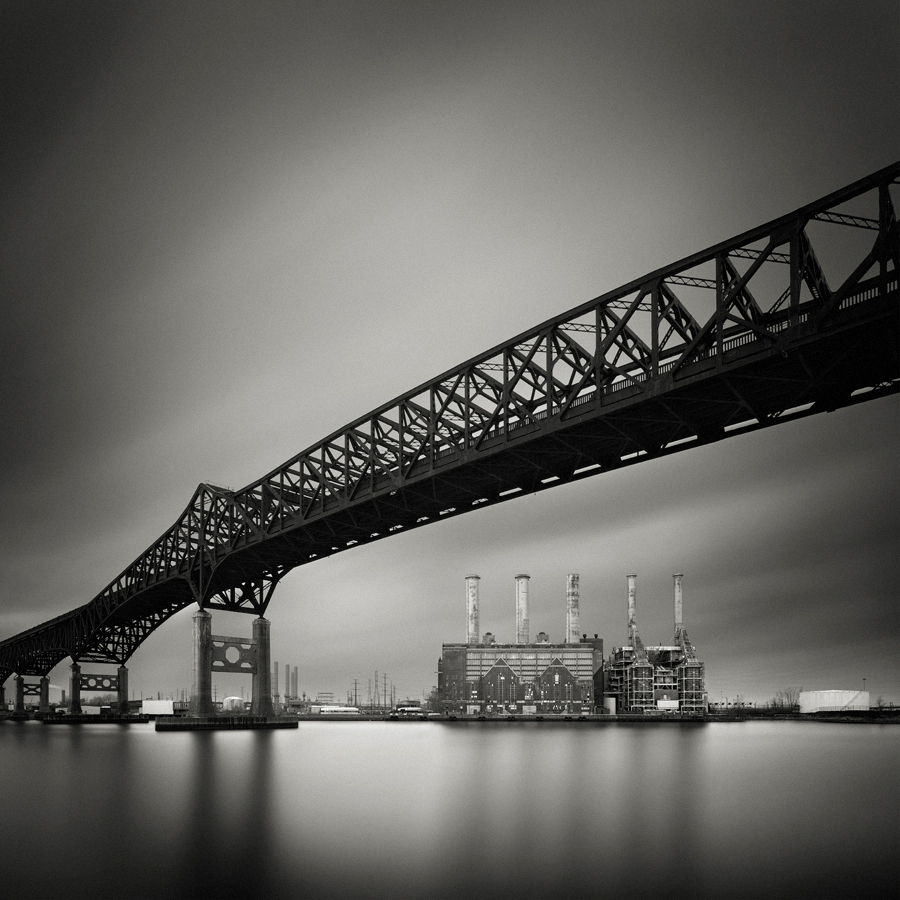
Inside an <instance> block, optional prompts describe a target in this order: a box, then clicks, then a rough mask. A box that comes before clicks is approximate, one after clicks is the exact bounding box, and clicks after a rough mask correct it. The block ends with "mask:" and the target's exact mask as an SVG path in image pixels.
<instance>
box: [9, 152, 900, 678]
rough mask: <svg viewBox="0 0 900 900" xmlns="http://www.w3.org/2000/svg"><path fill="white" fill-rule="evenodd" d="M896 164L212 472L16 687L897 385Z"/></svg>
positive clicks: (29, 661)
mask: <svg viewBox="0 0 900 900" xmlns="http://www.w3.org/2000/svg"><path fill="white" fill-rule="evenodd" d="M898 177H900V164H895V165H893V166H891V167H888V169H885V170H882V171H881V172H878V173H875V174H874V175H872V176H870V177H869V178H867V179H863V180H862V181H860V182H857V183H856V184H854V185H851V186H849V187H847V188H845V189H843V190H842V191H838V192H836V193H835V194H833V195H829V197H827V198H823V199H822V200H821V201H818V202H817V203H814V204H810V205H809V206H808V207H804V208H803V209H802V210H798V211H796V212H795V213H792V214H790V215H788V216H785V217H783V218H782V219H779V220H776V221H775V222H772V223H768V224H767V225H764V226H760V227H759V228H758V229H754V230H753V231H751V232H747V233H746V234H744V235H741V236H739V237H737V238H734V239H732V240H730V241H726V242H724V243H722V244H720V245H717V246H716V247H713V248H710V249H709V250H707V251H704V252H702V253H699V254H696V255H695V256H693V257H690V258H688V259H686V260H682V261H681V262H679V263H675V264H673V265H672V266H669V267H666V268H665V269H662V270H659V271H657V272H655V273H652V274H651V275H648V276H646V277H645V278H644V279H640V280H638V281H636V282H632V283H631V284H629V285H625V286H623V287H621V288H619V289H617V290H615V291H612V292H610V293H609V294H606V295H603V296H602V297H599V298H597V299H595V300H592V301H590V302H588V303H586V304H583V305H582V306H581V307H577V308H576V309H574V310H571V311H569V312H567V313H565V314H563V315H561V316H559V317H557V318H556V319H554V320H551V321H549V322H546V323H544V324H543V325H541V326H539V327H538V328H536V329H534V330H533V331H531V332H527V333H524V334H522V335H519V336H518V337H516V338H514V339H513V340H511V341H510V342H508V343H507V344H505V345H503V346H501V347H497V348H494V349H492V350H490V351H488V352H486V353H484V354H482V355H481V356H479V357H477V358H475V359H472V360H469V361H468V362H466V363H464V364H463V365H462V366H460V367H459V368H457V369H456V370H453V371H451V372H447V373H444V374H443V375H442V376H440V377H439V378H438V379H436V380H435V381H433V382H431V383H429V384H426V385H422V386H420V387H418V388H416V389H415V390H413V391H411V392H409V393H408V394H406V395H404V396H403V397H400V398H397V399H396V400H394V401H392V402H391V403H389V404H387V405H385V406H384V407H381V408H380V409H378V410H375V411H374V412H372V413H370V414H368V415H367V416H364V417H363V418H361V419H358V420H357V421H355V422H353V423H352V424H351V425H349V426H347V427H346V428H345V429H343V430H342V431H339V432H336V433H335V434H333V435H331V436H329V437H328V438H326V439H325V440H324V441H322V442H320V443H319V444H317V445H315V446H313V447H311V448H309V449H308V450H306V451H304V452H303V453H301V454H299V455H298V456H297V457H295V458H294V459H292V460H289V461H288V462H287V463H285V464H284V465H283V466H282V467H280V468H279V469H277V470H275V471H274V472H271V473H269V474H268V475H266V476H264V477H263V478H262V479H260V480H259V481H257V482H254V483H253V484H251V485H249V486H247V487H246V488H243V489H241V490H240V491H231V490H226V489H222V488H217V487H214V486H211V485H207V484H202V485H200V487H199V488H198V489H197V492H196V493H195V495H194V497H193V498H192V499H191V501H190V503H189V504H188V506H187V508H186V509H185V511H184V513H183V514H182V515H181V517H180V518H179V519H178V520H177V521H176V523H175V524H174V525H173V526H172V528H170V529H169V531H167V532H166V533H165V534H164V535H163V536H162V537H161V538H160V539H159V540H158V541H156V542H155V543H154V544H153V545H152V546H151V547H150V548H148V550H147V551H146V552H145V553H144V554H143V555H142V556H141V557H139V558H138V559H137V560H136V561H135V562H134V563H133V564H132V565H131V566H129V567H128V568H127V569H126V570H125V571H124V572H123V573H121V574H120V575H119V577H118V578H116V579H115V580H114V581H113V582H112V583H111V584H110V585H108V586H107V587H106V588H105V589H104V590H103V591H102V592H101V593H100V594H99V595H98V596H97V597H95V598H94V600H92V601H91V602H90V603H87V604H86V605H85V606H83V607H80V608H79V609H76V610H74V611H72V612H70V613H67V614H65V615H63V616H60V617H58V618H57V619H54V620H52V621H51V622H47V623H44V624H43V625H39V626H37V627H36V628H32V629H30V630H29V631H26V632H24V633H22V634H20V635H17V636H15V637H13V638H9V639H7V640H5V641H3V642H0V683H2V681H4V680H5V679H6V678H7V677H8V676H9V675H10V674H12V673H13V672H16V673H18V674H20V675H26V674H27V675H45V674H46V673H47V672H49V670H50V669H52V668H53V667H54V666H55V665H57V664H58V663H59V662H61V661H62V660H63V659H64V658H65V657H67V656H71V657H72V659H73V660H76V661H80V660H93V661H96V662H107V663H115V664H118V665H124V664H125V662H126V661H127V660H128V659H129V657H130V656H131V655H132V654H133V653H134V651H135V649H136V648H137V647H138V646H139V645H140V644H141V642H142V641H144V640H145V639H146V637H147V636H148V635H149V634H151V633H152V632H153V631H154V630H155V629H156V628H158V627H159V626H160V625H161V624H162V623H163V622H165V621H166V620H167V619H168V618H170V617H171V616H172V615H173V614H174V613H176V612H178V611H179V610H181V609H184V608H185V607H186V606H188V605H190V604H191V603H197V604H198V605H199V606H200V607H202V608H209V609H214V608H219V609H227V610H233V611H238V612H246V613H253V614H255V615H257V616H262V615H263V614H264V613H265V610H266V606H267V604H268V602H269V600H270V599H271V596H272V592H273V590H274V588H275V586H276V584H277V583H278V580H279V579H280V578H281V577H282V576H283V575H284V574H285V573H286V572H287V571H289V570H290V569H292V568H294V567H296V566H299V565H304V564H306V563H309V562H312V561H314V560H316V559H321V558H322V557H324V556H330V555H332V554H334V553H339V552H343V551H345V550H348V549H350V548H352V547H354V546H358V545H359V544H363V543H369V542H371V541H375V540H380V539H382V538H385V537H389V536H390V535H392V534H396V533H397V532H399V531H402V530H408V529H410V528H417V527H420V526H422V525H426V524H429V523H432V522H437V521H441V520H443V519H446V518H449V517H452V516H456V515H461V514H463V513H467V512H471V511H473V510H475V509H478V508H480V507H481V506H483V505H489V504H494V503H500V502H504V501H506V500H511V499H514V498H515V497H517V496H521V495H522V494H523V493H530V492H535V491H540V490H547V489H550V488H552V487H556V486H558V485H560V484H565V483H567V482H571V481H574V480H577V479H580V478H586V477H591V476H593V475H596V474H598V473H602V472H606V471H610V470H613V469H617V468H620V467H622V466H626V465H634V464H636V463H639V462H643V461H646V460H649V459H654V458H657V457H660V456H665V455H668V454H671V453H676V452H681V451H683V450H687V449H690V448H692V447H696V446H699V445H702V444H708V443H712V442H715V441H719V440H722V439H724V438H728V437H733V436H736V435H740V434H743V433H745V432H748V431H752V430H755V429H759V428H766V427H770V426H772V425H776V424H779V423H782V422H786V421H790V420H792V419H796V418H800V417H803V416H807V415H813V414H816V413H820V412H827V411H831V410H835V409H838V408H840V407H844V406H848V405H851V404H854V403H858V402H862V401H866V400H870V399H874V398H877V397H880V396H885V395H887V394H891V393H896V392H897V390H898V386H900V296H898V272H900V240H898V227H897V220H896V217H895V215H894V205H893V200H892V197H891V190H890V189H892V188H893V186H894V185H895V184H896V182H897V180H898ZM863 201H866V202H868V203H869V206H870V207H872V206H874V214H873V215H870V216H864V215H861V214H860V212H859V209H857V207H856V206H854V205H853V204H856V205H859V204H860V203H862V202H863ZM847 204H850V206H849V207H848V206H847ZM819 223H827V225H825V227H829V228H833V227H837V228H838V229H843V231H844V232H852V233H854V234H855V235H856V236H858V235H860V234H861V235H863V236H864V237H866V238H867V239H866V240H863V241H856V244H855V245H854V248H853V250H852V252H851V250H847V252H846V253H844V254H843V255H844V257H846V258H845V259H843V260H842V262H843V263H844V268H843V271H844V273H845V274H844V275H842V277H841V282H840V284H839V285H838V286H836V287H832V286H831V285H829V281H828V277H827V275H826V267H823V265H822V262H821V261H820V259H819V257H818V256H817V255H816V251H815V250H814V248H813V244H812V241H811V239H810V236H809V233H808V231H809V230H810V227H811V226H812V225H816V227H818V226H819ZM850 244H853V241H850ZM848 246H849V245H848ZM848 260H849V264H848ZM848 271H849V274H846V273H847V272H848ZM690 292H694V293H695V294H696V293H700V294H703V295H705V296H706V297H707V298H710V299H709V302H707V303H706V305H705V306H704V305H702V304H700V305H694V306H693V307H692V305H691V303H689V302H688V301H687V299H686V295H687V294H688V293H690ZM701 309H702V310H705V312H704V314H703V316H702V317H700V316H699V315H697V314H696V313H698V310H701Z"/></svg>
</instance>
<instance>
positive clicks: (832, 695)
mask: <svg viewBox="0 0 900 900" xmlns="http://www.w3.org/2000/svg"><path fill="white" fill-rule="evenodd" d="M868 708H869V692H868V691H800V712H801V713H816V712H858V711H859V710H868Z"/></svg>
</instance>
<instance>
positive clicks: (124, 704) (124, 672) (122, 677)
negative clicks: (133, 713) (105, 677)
mask: <svg viewBox="0 0 900 900" xmlns="http://www.w3.org/2000/svg"><path fill="white" fill-rule="evenodd" d="M118 675H119V692H118V701H119V702H118V713H119V715H120V716H127V715H128V669H127V668H126V667H125V666H119V669H118Z"/></svg>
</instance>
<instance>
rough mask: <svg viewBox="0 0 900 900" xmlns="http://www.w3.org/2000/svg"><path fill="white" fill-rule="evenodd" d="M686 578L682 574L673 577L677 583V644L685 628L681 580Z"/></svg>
mask: <svg viewBox="0 0 900 900" xmlns="http://www.w3.org/2000/svg"><path fill="white" fill-rule="evenodd" d="M682 578H684V575H682V574H681V573H679V574H677V575H673V576H672V580H673V581H674V582H675V641H676V642H677V641H678V640H679V639H680V638H681V632H682V629H683V628H684V623H683V622H682V618H681V579H682Z"/></svg>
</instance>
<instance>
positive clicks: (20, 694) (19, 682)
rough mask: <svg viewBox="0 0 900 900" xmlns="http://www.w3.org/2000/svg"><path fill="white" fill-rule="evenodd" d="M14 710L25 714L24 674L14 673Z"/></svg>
mask: <svg viewBox="0 0 900 900" xmlns="http://www.w3.org/2000/svg"><path fill="white" fill-rule="evenodd" d="M15 712H17V713H19V714H20V715H24V714H25V676H24V675H16V708H15Z"/></svg>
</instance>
